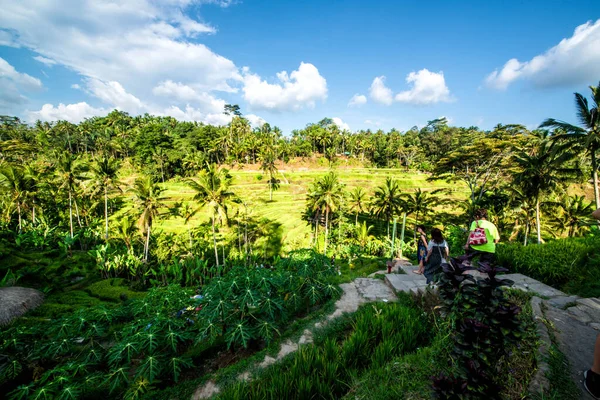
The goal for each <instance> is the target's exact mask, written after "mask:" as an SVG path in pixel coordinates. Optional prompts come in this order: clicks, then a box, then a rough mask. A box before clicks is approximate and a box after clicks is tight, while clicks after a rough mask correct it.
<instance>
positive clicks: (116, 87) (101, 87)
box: [85, 78, 146, 113]
mask: <svg viewBox="0 0 600 400" xmlns="http://www.w3.org/2000/svg"><path fill="white" fill-rule="evenodd" d="M85 86H86V90H87V91H88V92H89V93H90V94H92V95H93V96H95V97H97V98H98V99H100V100H102V101H103V102H105V103H106V104H110V105H111V106H113V107H115V108H118V109H119V110H122V111H127V112H130V113H138V112H140V111H141V110H143V109H144V108H146V106H145V105H144V103H142V101H141V100H140V99H138V98H137V97H135V96H134V95H132V94H131V93H128V92H127V91H125V88H123V86H122V85H121V84H120V83H119V82H115V81H111V82H104V81H101V80H100V79H95V78H89V79H86V81H85Z"/></svg>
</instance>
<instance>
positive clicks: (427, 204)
mask: <svg viewBox="0 0 600 400" xmlns="http://www.w3.org/2000/svg"><path fill="white" fill-rule="evenodd" d="M439 192H441V190H440V189H438V190H433V191H431V192H425V191H422V190H421V188H417V189H416V190H415V192H414V193H412V194H411V193H407V194H405V195H404V211H406V213H407V214H409V215H410V214H413V215H414V216H415V230H414V237H415V240H416V237H417V226H418V225H419V217H420V216H421V217H425V216H426V215H427V214H429V213H431V212H432V211H433V208H434V207H436V206H437V205H440V204H442V203H443V201H442V200H441V199H440V198H439V197H437V196H436V194H437V193H439Z"/></svg>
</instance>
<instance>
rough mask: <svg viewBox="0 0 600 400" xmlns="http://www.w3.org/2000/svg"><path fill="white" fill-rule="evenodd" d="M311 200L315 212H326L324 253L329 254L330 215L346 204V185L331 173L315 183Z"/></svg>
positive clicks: (311, 191)
mask: <svg viewBox="0 0 600 400" xmlns="http://www.w3.org/2000/svg"><path fill="white" fill-rule="evenodd" d="M309 198H310V203H311V204H312V208H313V210H317V209H318V210H324V211H325V246H324V249H323V253H324V254H327V239H328V236H329V213H334V212H336V211H337V210H338V209H339V208H340V207H341V206H342V204H343V202H344V185H343V184H342V183H341V182H340V181H339V178H338V176H337V174H336V173H335V172H330V173H328V174H327V175H325V176H323V177H322V178H321V179H318V180H317V181H316V182H315V183H314V185H313V187H312V188H311V190H310V193H309Z"/></svg>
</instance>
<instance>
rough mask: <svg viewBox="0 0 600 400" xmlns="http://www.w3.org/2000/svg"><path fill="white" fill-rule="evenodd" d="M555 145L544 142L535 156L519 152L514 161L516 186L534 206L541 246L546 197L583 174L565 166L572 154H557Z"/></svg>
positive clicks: (559, 152)
mask: <svg viewBox="0 0 600 400" xmlns="http://www.w3.org/2000/svg"><path fill="white" fill-rule="evenodd" d="M554 145H555V143H554V142H552V141H549V140H546V141H542V142H541V143H540V144H539V145H538V146H537V147H536V148H535V149H534V151H532V152H527V151H524V150H519V151H517V152H515V153H514V155H513V160H514V161H515V164H516V165H517V167H518V169H519V170H518V171H517V172H516V173H515V174H514V175H513V180H514V183H515V184H516V185H517V186H518V187H520V188H521V189H522V191H523V193H524V194H525V195H526V196H527V197H528V198H530V199H532V201H533V202H534V203H535V224H536V230H537V241H538V243H541V242H542V234H541V228H540V201H541V198H542V196H543V195H544V194H547V193H551V192H553V191H555V190H556V189H558V188H560V187H561V185H562V184H565V183H567V182H569V181H570V180H572V179H573V178H574V177H575V176H577V175H578V174H579V173H580V172H581V171H580V170H579V169H577V168H571V167H568V166H566V165H567V163H568V162H569V161H570V160H571V159H573V154H572V153H570V152H566V151H558V150H560V149H558V148H556V147H555V146H554Z"/></svg>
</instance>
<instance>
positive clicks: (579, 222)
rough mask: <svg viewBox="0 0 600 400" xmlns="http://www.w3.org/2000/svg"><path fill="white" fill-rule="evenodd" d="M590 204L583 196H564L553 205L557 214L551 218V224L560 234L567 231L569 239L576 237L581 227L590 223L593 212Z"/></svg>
mask: <svg viewBox="0 0 600 400" xmlns="http://www.w3.org/2000/svg"><path fill="white" fill-rule="evenodd" d="M592 204H593V203H589V202H587V201H586V200H585V197H583V196H577V195H575V196H565V197H563V198H562V199H561V201H560V202H558V203H555V205H556V206H557V208H558V210H557V211H558V214H557V215H555V216H554V217H553V218H552V223H553V224H554V225H555V226H556V228H557V229H558V230H560V231H561V232H564V230H565V229H567V235H568V236H569V237H571V236H576V235H577V234H578V233H579V232H580V230H581V228H582V227H585V226H589V225H590V224H591V223H592V218H591V217H590V215H591V214H592V212H593V211H594V210H595V208H594V207H593V205H592Z"/></svg>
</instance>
